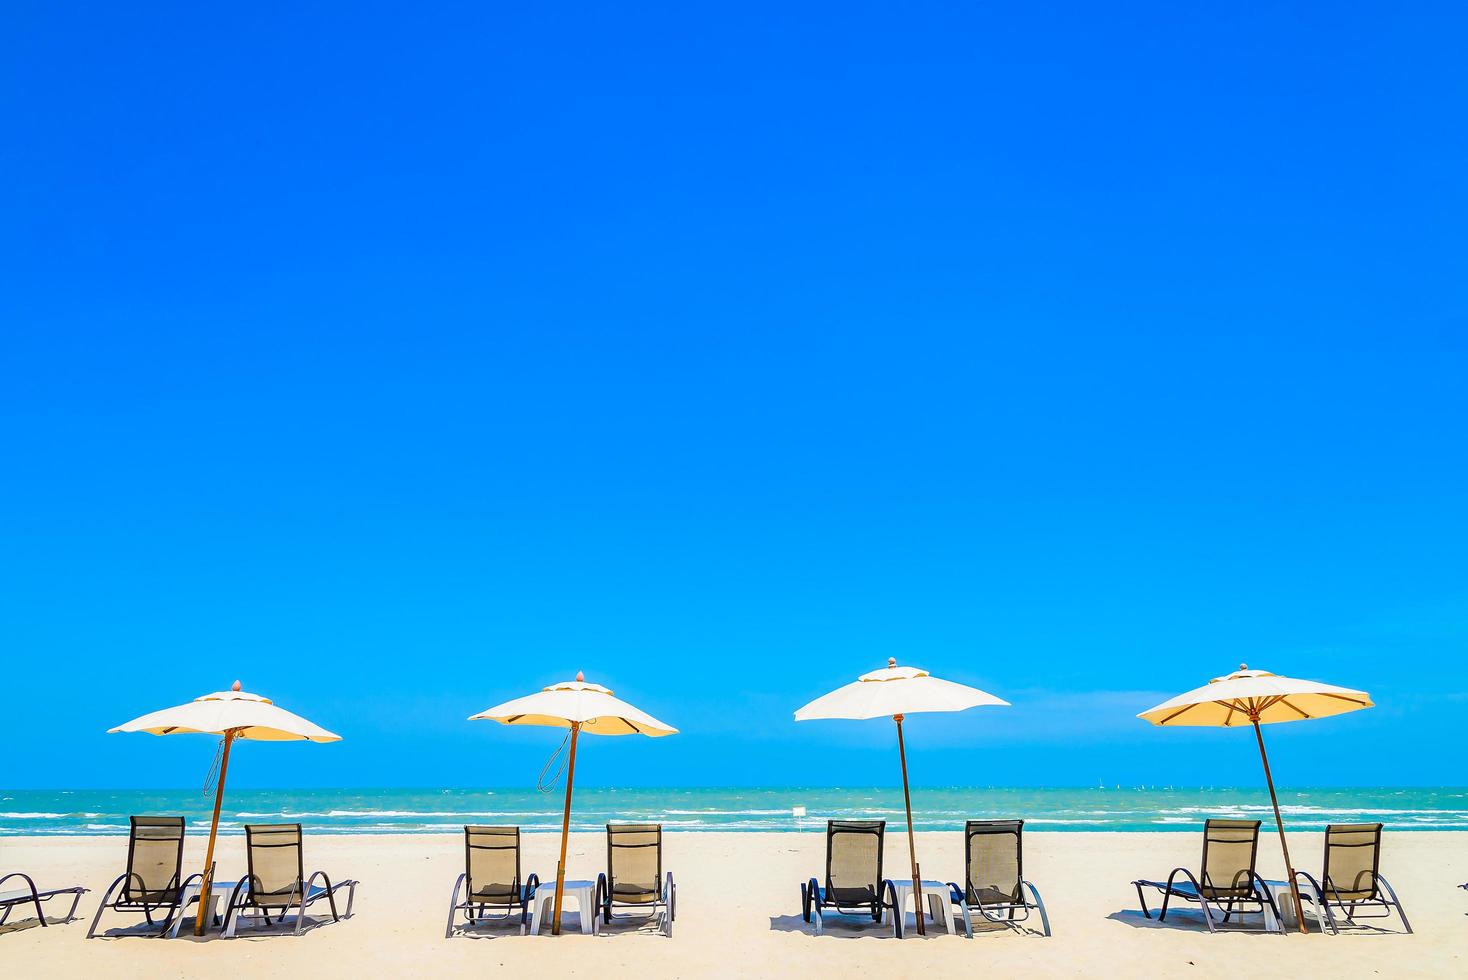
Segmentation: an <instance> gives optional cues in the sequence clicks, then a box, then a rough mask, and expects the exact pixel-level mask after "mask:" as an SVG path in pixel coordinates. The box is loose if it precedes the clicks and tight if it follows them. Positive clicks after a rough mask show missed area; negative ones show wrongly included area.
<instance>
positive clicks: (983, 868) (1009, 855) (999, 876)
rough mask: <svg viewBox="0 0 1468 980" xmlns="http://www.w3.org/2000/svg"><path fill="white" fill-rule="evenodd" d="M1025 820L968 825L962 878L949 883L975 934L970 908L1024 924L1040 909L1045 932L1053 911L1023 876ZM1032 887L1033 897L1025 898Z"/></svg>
mask: <svg viewBox="0 0 1468 980" xmlns="http://www.w3.org/2000/svg"><path fill="white" fill-rule="evenodd" d="M1024 827H1025V822H1024V821H1023V820H970V821H969V822H968V823H966V824H965V825H964V829H963V839H964V884H963V886H962V887H960V886H959V885H958V884H957V883H955V882H951V881H950V882H949V883H948V891H949V901H951V902H952V903H953V904H954V905H957V906H958V907H959V908H960V909H961V910H962V911H963V927H964V932H965V933H966V934H967V935H968V937H969V938H970V939H972V938H973V935H974V925H973V916H972V914H971V913H972V912H973V911H975V910H977V911H978V913H979V914H980V915H982V916H983V917H984V918H985V919H987V920H989V921H990V922H1001V923H1004V924H1005V925H1009V926H1013V927H1015V928H1021V926H1020V923H1022V922H1025V921H1026V920H1028V919H1029V916H1030V912H1031V911H1037V912H1039V913H1040V926H1041V933H1042V934H1043V935H1046V936H1048V935H1050V916H1049V915H1048V914H1047V913H1046V912H1045V903H1044V902H1043V901H1042V900H1041V899H1040V892H1039V890H1038V889H1036V888H1035V886H1034V885H1032V884H1030V883H1029V882H1028V881H1026V880H1025V879H1024ZM1026 891H1028V892H1029V894H1030V896H1031V897H1032V898H1033V901H1029V900H1027V899H1026V898H1025V892H1026Z"/></svg>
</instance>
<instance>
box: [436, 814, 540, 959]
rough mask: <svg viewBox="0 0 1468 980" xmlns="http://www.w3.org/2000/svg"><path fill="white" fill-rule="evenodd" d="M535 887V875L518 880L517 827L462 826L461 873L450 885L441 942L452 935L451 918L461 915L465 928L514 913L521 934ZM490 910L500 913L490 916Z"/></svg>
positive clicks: (518, 841)
mask: <svg viewBox="0 0 1468 980" xmlns="http://www.w3.org/2000/svg"><path fill="white" fill-rule="evenodd" d="M539 886H540V877H539V876H538V875H535V874H531V875H530V876H529V877H528V878H526V879H525V880H524V882H522V881H521V880H520V828H519V827H474V826H466V827H465V828H464V873H463V874H461V875H459V880H458V881H457V882H455V883H454V894H453V898H452V899H451V901H450V903H449V924H448V928H447V930H446V931H445V932H444V936H445V938H447V937H449V936H452V935H453V934H454V916H455V914H456V913H458V912H463V913H464V924H465V925H466V926H471V925H478V924H479V923H481V922H488V921H495V920H503V919H507V918H509V917H510V916H511V915H514V914H516V913H517V912H518V914H519V919H520V932H521V933H522V934H523V933H524V932H525V919H526V916H527V915H528V914H529V911H530V902H531V900H532V899H533V898H534V897H535V890H536V888H538V887H539ZM461 894H462V895H463V899H462V901H461V900H460V895H461ZM492 909H503V910H504V911H503V912H502V913H501V914H499V915H493V914H491V910H492Z"/></svg>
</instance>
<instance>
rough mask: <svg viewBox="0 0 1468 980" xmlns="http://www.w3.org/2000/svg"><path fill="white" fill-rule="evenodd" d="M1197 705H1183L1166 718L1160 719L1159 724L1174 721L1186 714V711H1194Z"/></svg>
mask: <svg viewBox="0 0 1468 980" xmlns="http://www.w3.org/2000/svg"><path fill="white" fill-rule="evenodd" d="M1196 707H1197V705H1196V704H1187V705H1183V706H1182V707H1181V708H1179V709H1177V710H1176V711H1174V712H1173V713H1172V714H1170V715H1168V716H1167V717H1166V718H1164V719H1162V720H1161V721H1159V722H1158V724H1159V725H1166V724H1167V723H1168V722H1170V721H1172V720H1173V719H1175V718H1180V717H1182V715H1183V714H1185V713H1186V712H1189V711H1192V710H1193V709H1194V708H1196Z"/></svg>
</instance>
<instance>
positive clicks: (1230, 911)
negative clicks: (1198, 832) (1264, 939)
mask: <svg viewBox="0 0 1468 980" xmlns="http://www.w3.org/2000/svg"><path fill="white" fill-rule="evenodd" d="M1258 851H1259V821H1258V820H1209V821H1207V822H1206V823H1204V825H1203V863H1202V865H1201V868H1202V880H1201V881H1200V880H1199V879H1198V878H1197V877H1196V876H1194V874H1193V873H1192V872H1191V871H1189V870H1188V869H1187V868H1175V869H1173V872H1172V874H1170V875H1168V876H1167V881H1166V882H1165V883H1164V882H1160V881H1146V880H1139V881H1134V882H1132V884H1133V885H1135V886H1136V887H1137V900H1138V901H1139V902H1141V903H1142V914H1143V915H1145V916H1146V917H1147V918H1149V919H1150V918H1152V913H1151V912H1149V911H1147V899H1146V897H1145V896H1144V895H1143V893H1142V889H1143V888H1156V889H1157V890H1159V891H1161V892H1162V911H1161V913H1160V914H1159V915H1158V916H1157V919H1158V921H1166V919H1167V903H1168V902H1169V901H1171V900H1172V899H1181V900H1182V901H1185V902H1194V903H1196V904H1197V905H1199V906H1200V907H1201V908H1202V909H1203V922H1204V924H1206V925H1207V926H1208V931H1209V932H1217V929H1216V928H1215V927H1214V922H1213V917H1214V915H1215V914H1216V913H1215V912H1214V911H1212V910H1210V908H1209V906H1213V908H1214V909H1216V910H1217V912H1219V913H1222V915H1223V919H1222V921H1223V922H1225V923H1226V922H1228V920H1229V919H1230V918H1232V917H1233V916H1234V915H1235V914H1238V915H1243V914H1246V913H1251V912H1258V913H1260V914H1261V915H1263V916H1264V921H1265V929H1267V930H1269V931H1271V932H1283V931H1284V927H1283V926H1282V925H1281V924H1280V917H1279V908H1278V907H1277V906H1276V905H1275V904H1274V896H1273V895H1272V894H1270V891H1269V888H1268V887H1267V886H1266V885H1265V884H1264V879H1263V878H1260V877H1259V874H1258V872H1256V871H1255V870H1254V859H1255V857H1256V855H1257V854H1258ZM1266 909H1267V911H1266ZM1270 912H1272V913H1273V917H1272V918H1271V917H1270V915H1269V914H1268V913H1270Z"/></svg>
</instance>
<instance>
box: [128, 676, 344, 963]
mask: <svg viewBox="0 0 1468 980" xmlns="http://www.w3.org/2000/svg"><path fill="white" fill-rule="evenodd" d="M108 732H109V733H111V732H147V733H148V734H149V735H222V736H224V741H223V742H221V743H220V747H219V758H218V766H219V778H218V782H217V784H216V786H215V790H214V819H213V820H212V821H211V822H210V824H209V848H208V851H207V852H206V853H205V856H204V885H203V888H202V889H201V894H200V896H199V908H200V909H207V908H208V907H209V887H210V884H211V882H212V881H213V878H214V839H215V837H217V836H218V834H219V807H220V805H221V804H223V802H224V777H225V774H226V773H227V772H228V771H229V748H230V746H231V745H232V744H233V743H234V741H235V739H240V738H243V739H250V740H252V741H258V742H300V741H306V742H339V741H341V736H340V735H333V734H332V733H331V732H328V731H327V730H326V729H324V728H321V727H319V726H317V725H314V724H312V723H311V722H309V721H307V720H306V719H304V718H302V717H300V716H299V715H293V714H291V713H290V712H289V711H286V710H285V709H284V708H277V707H276V706H275V704H274V703H273V702H271V700H270V699H269V698H262V697H261V696H260V695H258V694H250V693H247V692H245V691H242V690H240V682H239V681H235V682H234V685H233V686H232V687H230V689H229V690H228V691H218V692H216V693H214V694H206V695H204V696H203V697H201V698H195V699H194V700H192V701H190V702H189V703H187V704H180V705H177V706H176V707H172V708H164V709H163V710H162V711H155V712H153V713H152V714H148V715H143V716H142V717H141V718H134V719H133V720H132V721H129V722H127V723H126V724H122V725H118V726H117V727H116V728H109V729H108ZM205 785H206V786H207V785H208V783H207V782H206V783H205ZM206 919H207V917H206V916H205V915H204V914H202V913H200V914H199V915H198V916H196V917H195V919H194V935H196V936H202V935H203V934H204V925H205V922H206Z"/></svg>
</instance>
